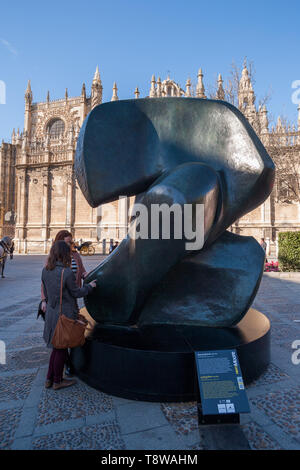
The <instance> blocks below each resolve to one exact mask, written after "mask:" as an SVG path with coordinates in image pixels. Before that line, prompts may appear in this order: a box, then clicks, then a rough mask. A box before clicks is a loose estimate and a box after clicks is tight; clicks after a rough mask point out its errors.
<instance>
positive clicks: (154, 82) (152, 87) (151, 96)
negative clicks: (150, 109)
mask: <svg viewBox="0 0 300 470" xmlns="http://www.w3.org/2000/svg"><path fill="white" fill-rule="evenodd" d="M155 85H156V81H155V75H152V78H151V88H150V93H149V97H150V98H155V97H156V87H155Z"/></svg>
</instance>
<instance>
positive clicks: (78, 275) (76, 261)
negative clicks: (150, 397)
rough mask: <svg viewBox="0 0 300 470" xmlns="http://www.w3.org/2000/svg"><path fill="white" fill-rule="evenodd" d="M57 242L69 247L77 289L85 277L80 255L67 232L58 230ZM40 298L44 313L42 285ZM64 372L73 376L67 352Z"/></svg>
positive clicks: (44, 304) (44, 303) (85, 273)
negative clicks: (62, 242)
mask: <svg viewBox="0 0 300 470" xmlns="http://www.w3.org/2000/svg"><path fill="white" fill-rule="evenodd" d="M58 241H64V242H65V243H67V245H69V247H70V249H71V269H72V271H73V273H74V275H75V279H76V284H77V286H78V287H81V286H82V279H84V278H85V277H86V276H87V274H88V273H87V272H86V269H85V267H84V266H83V263H82V261H81V256H80V254H79V253H78V252H77V251H76V249H73V237H72V234H71V233H70V232H68V230H60V231H59V232H58V233H57V234H56V237H55V240H54V243H56V242H58ZM41 297H42V305H41V308H42V310H43V311H44V312H45V311H46V302H45V294H44V290H43V284H42V287H41ZM65 360H66V370H65V374H66V376H68V377H72V376H73V369H72V364H71V359H70V354H69V352H67V354H66V359H65Z"/></svg>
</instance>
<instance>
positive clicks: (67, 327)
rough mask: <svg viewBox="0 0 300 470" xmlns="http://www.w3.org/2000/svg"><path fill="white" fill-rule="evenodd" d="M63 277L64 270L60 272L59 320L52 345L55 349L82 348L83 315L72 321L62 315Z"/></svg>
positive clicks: (84, 320) (83, 339) (85, 321)
mask: <svg viewBox="0 0 300 470" xmlns="http://www.w3.org/2000/svg"><path fill="white" fill-rule="evenodd" d="M63 276H64V269H63V270H62V273H61V281H60V302H59V318H58V321H57V324H56V328H55V331H54V335H53V338H52V344H53V347H54V348H55V349H67V348H76V347H77V346H82V345H83V344H84V342H85V336H84V333H85V329H86V327H87V326H88V321H87V320H86V319H85V318H84V316H83V315H78V317H77V319H76V320H73V319H72V318H68V317H67V316H66V315H64V314H63V313H62V291H63Z"/></svg>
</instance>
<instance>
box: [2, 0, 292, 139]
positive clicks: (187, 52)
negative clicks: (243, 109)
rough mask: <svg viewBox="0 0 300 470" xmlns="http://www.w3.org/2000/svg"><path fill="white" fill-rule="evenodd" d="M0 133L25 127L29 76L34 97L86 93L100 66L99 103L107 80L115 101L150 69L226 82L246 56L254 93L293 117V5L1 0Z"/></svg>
mask: <svg viewBox="0 0 300 470" xmlns="http://www.w3.org/2000/svg"><path fill="white" fill-rule="evenodd" d="M0 17H1V22H0V80H2V81H4V82H5V84H6V104H0V139H2V138H4V140H8V139H10V136H11V131H12V128H13V127H15V128H17V127H20V130H22V129H23V125H24V122H23V116H24V92H25V88H26V85H27V80H28V79H30V80H31V85H32V91H33V97H34V98H33V99H34V101H44V100H45V99H46V94H47V91H48V90H49V91H50V99H55V98H57V99H58V98H63V97H64V92H65V88H66V87H67V88H68V92H69V96H78V95H79V94H80V91H81V86H82V83H83V82H85V83H86V87H87V92H88V93H89V92H90V86H91V81H92V78H93V75H94V72H95V68H96V65H97V64H98V65H99V68H100V74H101V79H102V84H103V88H104V90H103V94H104V96H103V98H104V101H108V100H110V99H111V95H112V86H113V82H114V81H116V82H117V85H118V90H119V91H118V94H119V98H120V99H127V98H133V97H134V95H133V92H134V89H135V87H136V86H138V87H139V89H140V92H141V97H142V96H144V95H146V94H148V92H149V87H150V79H151V75H152V74H153V73H154V74H155V75H156V77H157V76H158V75H160V76H161V78H162V79H164V78H166V76H167V74H168V72H169V73H170V76H171V78H173V79H174V80H175V81H176V82H178V83H180V84H181V86H182V87H183V88H184V87H185V82H186V79H187V78H188V77H191V79H192V81H194V82H195V81H196V76H197V71H198V69H199V67H202V69H203V72H204V83H205V85H206V86H207V88H208V85H209V84H214V82H215V79H216V77H217V74H218V73H222V75H223V77H224V79H225V78H226V77H227V76H228V74H229V69H230V65H231V63H232V62H233V61H235V62H236V63H237V64H238V65H239V66H241V65H242V63H243V59H244V57H247V59H248V60H249V61H253V62H254V65H255V70H256V75H255V79H256V83H255V92H256V95H257V99H259V98H261V97H262V96H264V95H265V93H266V92H268V91H270V90H272V96H271V100H270V102H269V104H268V109H269V110H270V114H272V116H273V117H274V118H275V119H277V116H278V115H279V114H282V115H284V116H286V117H287V118H288V119H289V120H290V121H291V122H294V123H296V121H297V105H295V104H293V103H292V100H291V96H292V92H293V90H292V88H291V85H292V82H293V81H295V80H300V61H299V44H300V28H299V17H300V2H299V0H297V1H296V0H295V1H294V0H289V1H287V2H285V3H283V2H281V1H280V2H279V1H277V0H275V1H274V0H273V1H269V0H264V1H262V0H260V1H257V0H252V1H251V2H241V1H233V0H232V1H231V0H227V1H226V2H225V1H221V0H214V1H211V2H208V1H205V2H202V1H196V0H190V1H188V2H182V1H179V0H172V1H171V0H161V1H157V0H113V1H111V2H108V1H102V0H98V1H95V0H86V1H77V0H72V1H69V0H60V1H57V0H51V2H40V1H31V0H27V1H25V2H24V1H14V2H5V3H4V2H2V5H1V7H0Z"/></svg>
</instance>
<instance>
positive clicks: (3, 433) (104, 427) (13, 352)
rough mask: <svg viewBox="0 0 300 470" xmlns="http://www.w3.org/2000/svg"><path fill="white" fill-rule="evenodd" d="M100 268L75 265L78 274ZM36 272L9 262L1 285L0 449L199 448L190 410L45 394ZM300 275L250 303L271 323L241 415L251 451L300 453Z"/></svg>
mask: <svg viewBox="0 0 300 470" xmlns="http://www.w3.org/2000/svg"><path fill="white" fill-rule="evenodd" d="M101 259H102V258H101V256H98V255H96V256H94V257H88V258H84V263H85V266H86V268H87V269H88V270H89V269H92V268H93V267H94V266H96V265H97V264H98V263H99V261H100V260H101ZM43 263H44V256H39V255H36V256H23V255H19V256H15V258H14V260H13V261H8V263H7V270H6V276H7V277H6V278H5V279H0V299H1V300H0V340H2V341H4V342H5V345H6V364H5V365H0V449H105V450H111V449H118V450H123V449H135V450H137V449H142V450H158V449H163V450H166V449H168V450H175V449H180V450H181V449H185V450H198V449H199V450H201V449H206V448H207V442H208V440H207V434H208V432H209V431H208V430H207V429H208V428H207V427H205V426H204V427H201V428H200V429H199V427H198V424H197V408H196V403H195V402H190V403H177V404H174V403H148V402H137V401H132V400H125V399H122V398H117V397H113V396H110V395H107V394H104V393H102V392H99V391H97V390H95V389H93V388H91V387H89V386H87V385H86V384H85V383H83V382H82V381H80V380H78V383H77V384H76V385H75V386H73V387H70V388H69V389H65V390H60V391H54V390H52V389H48V390H46V389H45V388H44V382H45V377H46V372H47V366H48V359H49V354H50V352H49V349H47V348H46V347H45V344H44V342H43V339H42V331H43V321H42V320H41V319H39V320H36V313H37V306H38V302H39V298H40V275H41V269H42V266H43ZM299 274H300V273H298V275H297V274H294V275H292V274H291V275H288V274H285V273H268V274H265V275H264V276H263V280H262V284H261V286H260V289H259V292H258V295H257V297H256V299H255V302H254V304H253V307H254V308H256V309H258V310H260V311H261V312H263V313H265V314H266V315H267V316H268V318H269V319H270V321H271V325H272V330H271V337H272V339H271V342H272V350H271V365H270V367H269V369H268V371H267V372H266V373H265V374H264V375H263V376H261V377H260V379H258V380H257V381H256V382H255V383H253V384H251V385H250V386H248V387H247V394H248V398H249V402H250V407H251V413H250V414H247V415H242V416H241V428H242V431H243V433H244V435H245V436H246V438H247V439H248V442H249V445H250V447H251V448H252V449H264V450H265V449H300V374H299V372H300V364H299V365H296V364H294V363H293V361H292V354H293V352H294V350H293V349H292V343H293V342H294V341H295V340H299V344H300V276H299ZM299 358H300V354H299ZM225 426H226V425H225ZM228 430H229V431H230V427H228ZM216 442H217V441H216ZM229 442H230V439H229ZM210 448H211V447H210ZM216 448H217V443H216ZM227 448H230V445H229V446H228V442H227ZM232 448H234V445H233V446H232Z"/></svg>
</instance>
